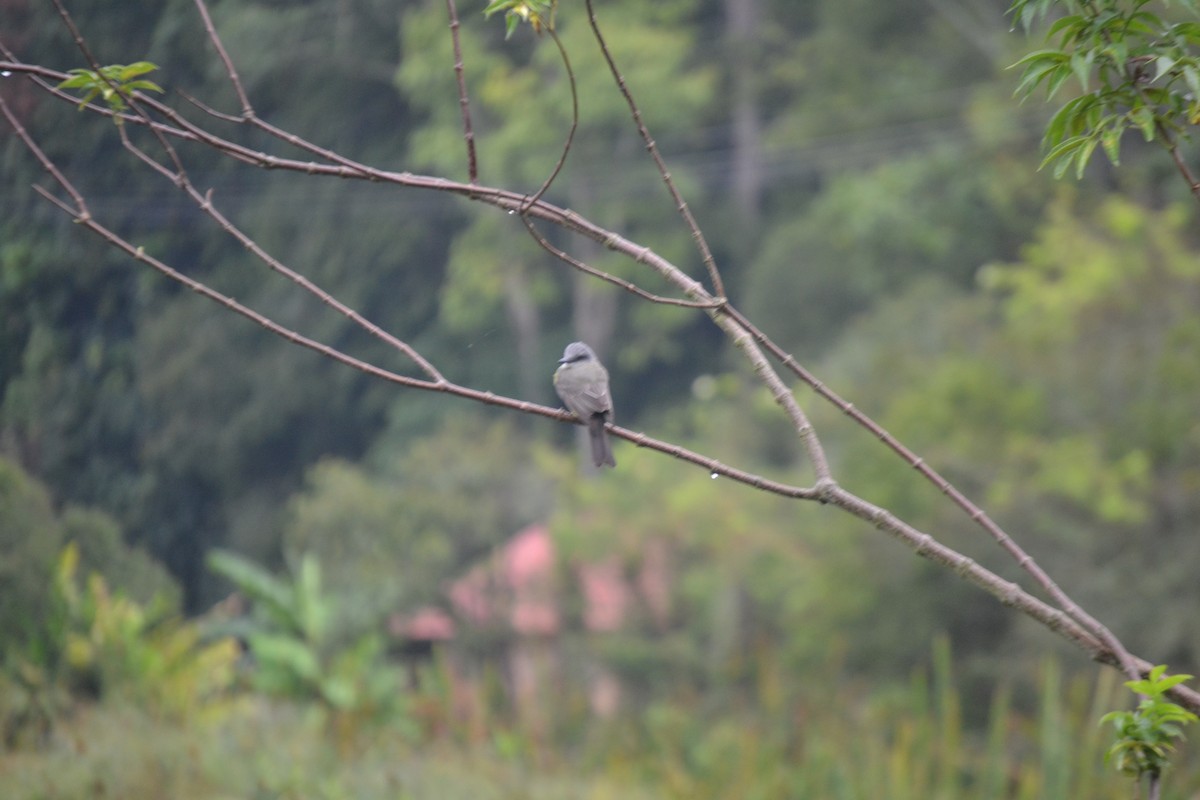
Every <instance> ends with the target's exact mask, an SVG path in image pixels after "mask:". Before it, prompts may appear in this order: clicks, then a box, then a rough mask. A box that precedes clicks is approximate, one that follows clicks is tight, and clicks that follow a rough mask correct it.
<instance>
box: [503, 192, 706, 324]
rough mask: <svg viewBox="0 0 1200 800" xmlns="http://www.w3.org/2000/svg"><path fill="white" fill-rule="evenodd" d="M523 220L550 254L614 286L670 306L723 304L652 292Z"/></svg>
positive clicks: (525, 219)
mask: <svg viewBox="0 0 1200 800" xmlns="http://www.w3.org/2000/svg"><path fill="white" fill-rule="evenodd" d="M521 221H522V222H524V223H525V229H526V230H528V231H529V235H530V236H532V237H533V240H534V241H535V242H537V243H538V244H539V245H540V246H541V247H542V249H544V250H545V251H546V252H548V253H550V255H552V256H554V257H555V258H557V259H559V260H560V261H563V262H565V263H567V264H570V265H571V266H572V267H574V268H575V269H577V270H579V271H580V272H584V273H586V274H588V275H591V276H592V277H594V278H599V279H600V280H602V281H605V282H606V283H611V284H612V285H613V286H617V287H619V288H621V289H624V290H625V291H627V292H631V293H632V294H635V295H637V296H638V297H640V298H642V299H643V300H647V301H649V302H651V303H660V304H662V305H668V306H682V307H684V308H720V307H721V305H722V303H721V301H720V300H709V301H697V300H681V299H679V298H677V297H662V296H661V295H657V294H651V293H650V292H647V291H646V290H645V289H643V288H641V287H640V286H638V285H637V284H635V283H633V282H631V281H627V280H625V279H624V278H618V277H617V276H616V275H611V274H609V273H607V272H605V271H603V270H600V269H596V268H595V267H593V266H592V265H590V264H587V263H585V262H583V261H580V260H579V259H577V258H575V257H574V256H572V255H571V254H570V253H567V252H566V251H564V250H560V249H559V248H557V247H555V246H554V245H553V244H551V243H550V241H549V240H548V239H546V237H545V236H543V235H542V234H541V232H540V231H538V229H537V228H536V227H534V225H533V223H532V222H530V221H529V217H528V216H527V215H525V214H522V215H521Z"/></svg>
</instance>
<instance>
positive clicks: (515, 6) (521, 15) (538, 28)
mask: <svg viewBox="0 0 1200 800" xmlns="http://www.w3.org/2000/svg"><path fill="white" fill-rule="evenodd" d="M557 10H558V0H492V1H491V2H490V3H488V6H487V8H485V9H484V10H483V15H484V16H485V17H491V16H492V15H493V14H498V13H500V12H501V11H503V12H504V38H505V39H508V38H509V37H511V36H512V35H513V33H514V32H515V31H516V30H517V26H518V25H520V24H521V23H522V22H528V23H529V26H530V27H531V28H533V31H534V33H537V34H539V35H540V34H541V33H542V31H543V30H549V31H552V30H554V12H555V11H557Z"/></svg>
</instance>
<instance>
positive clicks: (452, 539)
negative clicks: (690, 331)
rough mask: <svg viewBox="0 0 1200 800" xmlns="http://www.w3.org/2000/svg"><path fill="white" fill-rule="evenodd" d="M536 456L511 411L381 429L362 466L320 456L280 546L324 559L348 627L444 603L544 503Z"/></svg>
mask: <svg viewBox="0 0 1200 800" xmlns="http://www.w3.org/2000/svg"><path fill="white" fill-rule="evenodd" d="M548 382H549V381H547V383H548ZM539 454H540V449H539V448H537V447H535V446H531V443H530V441H529V437H528V436H527V435H526V434H525V433H524V432H523V431H521V430H520V429H518V428H517V427H516V426H515V425H514V424H512V422H511V421H510V420H491V419H488V418H487V417H483V416H477V415H473V414H462V415H458V416H455V417H453V418H450V419H448V420H447V421H446V422H445V423H443V424H441V425H439V426H438V428H437V429H436V430H426V431H425V433H424V435H423V436H421V437H420V438H417V439H415V440H410V439H408V437H407V436H403V437H401V436H395V437H394V438H393V437H392V436H388V437H386V438H381V439H380V440H379V441H378V442H377V444H376V447H375V450H374V452H373V453H372V455H371V458H370V461H369V462H368V463H366V464H361V465H355V464H350V463H347V462H344V461H338V460H334V459H327V460H325V461H322V462H320V463H318V464H317V465H316V466H315V467H314V468H313V469H312V470H310V471H309V474H308V477H307V486H306V487H305V490H304V491H303V492H302V493H298V494H296V495H295V496H294V497H293V498H292V500H291V502H290V503H289V506H288V515H287V521H286V523H285V528H284V535H283V545H284V552H285V555H286V557H287V558H288V559H289V560H290V561H291V562H292V563H293V564H298V563H299V562H300V560H301V558H302V554H311V555H313V556H315V557H316V558H317V559H318V560H319V561H320V562H321V564H322V578H323V582H324V584H325V585H326V586H327V587H328V589H329V591H331V592H332V593H333V594H335V595H337V596H338V597H339V598H341V599H342V601H343V602H342V603H341V614H342V620H341V622H342V624H344V625H348V626H350V627H351V628H352V629H354V630H366V629H369V628H371V627H373V626H375V625H377V624H378V622H379V620H380V619H381V618H382V617H383V616H384V615H386V614H388V613H390V612H392V611H395V610H397V609H412V608H416V607H418V606H421V605H424V604H438V603H440V602H444V600H445V598H444V594H443V590H444V588H445V584H446V582H447V581H450V580H452V579H453V578H455V577H458V576H459V575H460V574H461V573H462V572H463V571H465V570H466V569H467V568H468V567H470V566H471V565H472V564H474V563H475V562H477V561H479V560H481V559H482V558H484V557H485V556H486V555H487V554H488V553H489V552H491V551H492V549H493V548H495V547H497V546H498V545H499V544H500V543H501V542H503V541H504V540H505V539H506V538H507V537H509V536H511V535H512V534H514V533H515V532H516V531H518V530H520V529H521V528H522V527H524V526H526V525H528V524H529V523H531V522H533V521H535V520H538V519H542V518H544V517H545V515H546V514H547V513H548V512H549V509H550V508H551V507H552V504H553V488H554V485H555V480H554V479H553V478H552V477H551V476H552V474H553V472H551V471H550V470H548V469H546V468H544V467H542V466H540V465H539V463H538V460H539ZM431 465H436V467H431Z"/></svg>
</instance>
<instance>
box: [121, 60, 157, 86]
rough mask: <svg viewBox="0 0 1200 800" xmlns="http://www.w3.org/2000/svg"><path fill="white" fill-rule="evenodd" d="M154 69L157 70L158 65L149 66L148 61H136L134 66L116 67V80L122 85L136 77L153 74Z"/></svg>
mask: <svg viewBox="0 0 1200 800" xmlns="http://www.w3.org/2000/svg"><path fill="white" fill-rule="evenodd" d="M156 69H158V65H157V64H151V63H150V62H149V61H138V62H137V63H135V64H130V65H128V66H125V67H121V66H119V65H118V70H117V78H118V80H119V81H120V82H121V83H124V82H126V81H128V80H130V79H131V78H136V77H137V76H138V75H145V74H146V73H147V72H153V71H154V70H156Z"/></svg>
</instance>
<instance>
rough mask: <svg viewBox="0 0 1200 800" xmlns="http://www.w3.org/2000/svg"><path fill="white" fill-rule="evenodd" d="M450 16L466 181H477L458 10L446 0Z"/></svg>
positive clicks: (452, 0) (469, 102)
mask: <svg viewBox="0 0 1200 800" xmlns="http://www.w3.org/2000/svg"><path fill="white" fill-rule="evenodd" d="M446 12H447V13H448V14H449V15H450V41H451V42H452V43H453V45H454V80H455V82H456V83H457V84H458V107H459V108H460V109H461V110H462V118H463V140H464V141H466V143H467V181H468V182H469V183H475V181H477V180H479V165H478V163H477V161H476V157H475V131H474V130H472V128H471V101H470V100H468V99H467V79H466V75H465V72H464V67H463V57H462V43H461V42H459V40H458V9H457V8H455V6H454V0H446Z"/></svg>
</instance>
